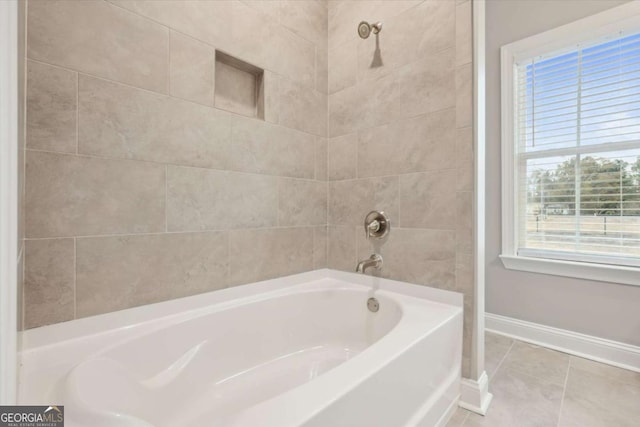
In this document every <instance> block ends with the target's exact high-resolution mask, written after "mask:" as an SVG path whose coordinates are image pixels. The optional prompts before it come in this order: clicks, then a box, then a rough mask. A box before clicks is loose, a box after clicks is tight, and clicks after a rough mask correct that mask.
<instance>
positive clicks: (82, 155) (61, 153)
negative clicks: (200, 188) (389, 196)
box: [25, 148, 393, 181]
mask: <svg viewBox="0 0 640 427" xmlns="http://www.w3.org/2000/svg"><path fill="white" fill-rule="evenodd" d="M25 151H31V152H36V153H45V154H52V155H58V156H71V157H77V158H88V159H99V160H113V161H122V162H138V163H147V164H151V165H157V166H173V167H177V168H185V169H199V170H206V171H213V172H220V173H226V172H230V173H237V174H244V175H251V176H256V177H259V176H266V177H273V178H287V179H295V180H300V181H315V179H314V178H307V177H300V176H291V175H274V174H271V173H260V172H247V171H242V170H237V169H219V168H212V167H205V166H193V165H186V164H178V163H165V162H160V161H157V160H144V159H137V158H135V159H134V158H127V157H111V156H104V155H98V154H86V153H77V154H76V153H69V152H65V151H51V150H41V149H37V148H27V149H26V150H25ZM392 176H393V175H389V177H392ZM373 178H382V177H373Z"/></svg>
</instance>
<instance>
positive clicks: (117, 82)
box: [26, 58, 453, 136]
mask: <svg viewBox="0 0 640 427" xmlns="http://www.w3.org/2000/svg"><path fill="white" fill-rule="evenodd" d="M26 61H31V62H34V63H37V64H42V65H46V66H49V67H53V68H58V69H61V70H65V71H70V72H73V73H77V74H78V76H80V75H84V76H87V77H90V78H92V79H96V80H102V81H105V82H108V83H111V84H115V85H120V86H124V87H127V88H130V89H133V90H139V91H142V92H145V93H148V94H152V95H155V96H162V97H165V98H169V99H172V100H178V101H182V102H186V103H188V104H190V105H194V106H198V107H201V108H208V109H210V110H213V111H216V112H218V113H219V114H225V115H229V116H231V118H233V119H238V118H239V119H243V118H244V119H251V120H255V121H258V122H260V123H266V124H270V125H273V126H278V127H282V128H285V129H288V130H292V131H295V132H300V133H304V134H305V135H310V136H322V135H318V134H315V133H312V132H309V131H307V130H304V129H300V128H295V127H291V126H287V125H284V124H282V123H281V122H280V120H278V123H274V122H270V121H267V120H259V119H256V118H255V117H253V118H252V117H248V116H244V115H242V114H239V113H234V112H233V111H229V110H224V109H222V108H218V107H216V106H215V105H209V104H203V103H201V102H197V101H193V100H190V99H186V98H182V97H180V96H175V95H171V94H170V93H165V92H161V91H158V90H154V89H148V88H144V87H140V86H136V85H134V84H131V83H126V82H123V81H120V80H115V79H112V78H109V77H105V76H99V75H97V74H92V73H90V72H86V71H80V70H76V69H74V68H70V67H67V66H63V65H58V64H52V63H50V62H46V61H43V60H40V59H34V58H26ZM214 66H215V64H214ZM265 70H266V69H265ZM267 71H270V70H267ZM270 72H271V73H273V74H275V75H276V76H278V79H280V78H284V79H286V80H288V81H290V82H293V83H297V82H296V81H295V80H291V79H289V78H287V77H286V76H283V75H281V74H278V73H276V72H275V71H270ZM301 86H302V87H303V89H305V90H308V91H309V92H314V93H318V94H320V95H323V94H322V93H321V92H320V91H317V90H316V89H315V88H309V87H307V86H305V85H304V84H301ZM214 87H215V83H214ZM278 90H279V87H278ZM214 99H215V98H214ZM447 108H453V107H447ZM425 114H431V113H425Z"/></svg>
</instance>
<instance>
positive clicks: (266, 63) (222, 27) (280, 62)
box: [114, 0, 315, 86]
mask: <svg viewBox="0 0 640 427" xmlns="http://www.w3.org/2000/svg"><path fill="white" fill-rule="evenodd" d="M114 3H115V4H117V5H119V6H121V7H124V8H127V9H129V10H131V11H134V12H136V13H139V14H141V15H143V16H147V17H149V18H151V19H153V20H155V21H157V22H160V23H162V24H164V25H167V26H169V27H171V28H172V29H175V30H178V31H180V32H182V33H184V34H187V35H189V36H191V37H193V38H196V39H198V40H201V41H203V42H205V43H208V44H210V45H212V46H215V48H216V49H219V50H222V51H224V52H226V53H229V54H232V55H233V56H236V57H238V58H239V59H242V60H244V61H246V62H249V63H251V64H253V65H256V66H258V67H261V68H266V69H268V70H271V71H275V72H277V73H278V74H280V75H283V76H286V77H288V78H290V79H293V80H296V81H298V82H300V83H303V84H305V85H310V86H313V85H314V80H315V71H314V70H315V46H314V44H313V43H312V42H310V41H308V40H305V39H304V38H302V37H300V36H298V35H297V34H294V33H292V32H291V30H289V29H288V28H284V27H283V26H281V25H278V23H277V19H275V20H274V19H272V18H265V15H264V14H263V13H262V12H261V11H260V10H258V9H257V8H254V7H250V6H249V5H247V4H244V3H242V2H239V1H195V0H186V1H162V2H158V1H155V0H150V1H149V0H117V1H114ZM256 41H259V42H256Z"/></svg>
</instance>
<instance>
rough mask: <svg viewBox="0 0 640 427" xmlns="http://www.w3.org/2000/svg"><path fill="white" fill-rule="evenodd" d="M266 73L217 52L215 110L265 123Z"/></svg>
mask: <svg viewBox="0 0 640 427" xmlns="http://www.w3.org/2000/svg"><path fill="white" fill-rule="evenodd" d="M263 74H264V70H263V69H262V68H259V67H256V66H255V65H251V64H249V63H247V62H244V61H242V60H240V59H237V58H234V57H233V56H231V55H228V54H226V53H224V52H220V51H216V84H215V95H214V105H215V107H216V108H220V109H222V110H227V111H231V112H232V113H237V114H242V115H243V116H248V117H256V118H259V119H262V120H264V79H263Z"/></svg>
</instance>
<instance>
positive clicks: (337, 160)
mask: <svg viewBox="0 0 640 427" xmlns="http://www.w3.org/2000/svg"><path fill="white" fill-rule="evenodd" d="M328 143H329V161H328V164H327V165H328V166H327V167H328V178H329V181H338V180H341V179H353V178H356V177H357V175H358V174H357V170H356V169H357V165H358V135H357V134H356V133H352V134H349V135H343V136H339V137H336V138H331V139H329V142H328ZM386 154H387V155H389V153H386Z"/></svg>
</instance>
